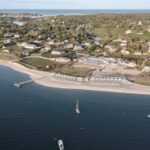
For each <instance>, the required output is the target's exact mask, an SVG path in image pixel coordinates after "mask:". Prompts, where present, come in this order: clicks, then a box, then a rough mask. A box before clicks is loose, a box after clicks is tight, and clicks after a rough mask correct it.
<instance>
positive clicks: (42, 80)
mask: <svg viewBox="0 0 150 150" xmlns="http://www.w3.org/2000/svg"><path fill="white" fill-rule="evenodd" d="M0 65H3V66H6V67H10V68H12V69H13V70H15V71H18V72H21V73H25V74H27V75H29V76H30V78H31V79H33V80H34V81H35V82H36V83H37V84H40V85H43V86H47V87H54V88H64V89H78V90H89V91H100V92H117V93H128V94H142V95H150V87H149V86H143V85H138V84H131V85H127V86H123V87H109V86H107V87H106V86H91V85H88V84H87V85H83V84H73V83H72V84H71V83H64V82H57V81H52V80H50V76H51V73H48V72H44V71H38V70H33V69H29V68H26V67H24V66H22V65H20V64H18V63H16V62H11V61H9V62H8V61H4V60H0Z"/></svg>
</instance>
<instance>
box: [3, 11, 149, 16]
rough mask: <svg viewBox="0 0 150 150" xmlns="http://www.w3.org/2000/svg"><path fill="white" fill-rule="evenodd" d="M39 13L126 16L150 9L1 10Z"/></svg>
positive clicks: (51, 14)
mask: <svg viewBox="0 0 150 150" xmlns="http://www.w3.org/2000/svg"><path fill="white" fill-rule="evenodd" d="M10 12H11V13H37V14H41V15H44V16H56V15H87V14H103V13H104V14H108V13H113V14H126V13H150V9H145V10H144V9H124V10H121V9H93V10H92V9H77V10H74V9H72V10H71V9H70V10H68V9H50V10H49V9H45V10H44V9H33V10H32V9H8V10H7V9H0V13H10Z"/></svg>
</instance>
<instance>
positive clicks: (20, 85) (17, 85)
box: [14, 80, 34, 88]
mask: <svg viewBox="0 0 150 150" xmlns="http://www.w3.org/2000/svg"><path fill="white" fill-rule="evenodd" d="M33 82H34V80H28V81H24V82H19V83H15V84H14V86H15V87H17V88H21V87H23V86H25V85H26V84H30V83H33Z"/></svg>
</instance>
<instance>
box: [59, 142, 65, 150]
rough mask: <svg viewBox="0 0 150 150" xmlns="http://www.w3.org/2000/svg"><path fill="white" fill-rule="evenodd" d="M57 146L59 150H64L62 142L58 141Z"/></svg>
mask: <svg viewBox="0 0 150 150" xmlns="http://www.w3.org/2000/svg"><path fill="white" fill-rule="evenodd" d="M58 146H59V149H60V150H64V143H63V141H62V140H58Z"/></svg>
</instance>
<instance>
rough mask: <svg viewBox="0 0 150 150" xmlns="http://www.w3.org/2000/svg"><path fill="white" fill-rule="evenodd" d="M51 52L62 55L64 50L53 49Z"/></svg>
mask: <svg viewBox="0 0 150 150" xmlns="http://www.w3.org/2000/svg"><path fill="white" fill-rule="evenodd" d="M51 54H52V55H62V54H64V51H58V50H52V51H51Z"/></svg>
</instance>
